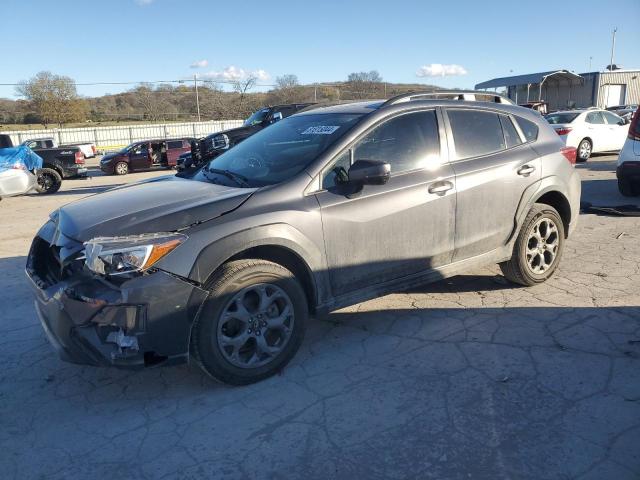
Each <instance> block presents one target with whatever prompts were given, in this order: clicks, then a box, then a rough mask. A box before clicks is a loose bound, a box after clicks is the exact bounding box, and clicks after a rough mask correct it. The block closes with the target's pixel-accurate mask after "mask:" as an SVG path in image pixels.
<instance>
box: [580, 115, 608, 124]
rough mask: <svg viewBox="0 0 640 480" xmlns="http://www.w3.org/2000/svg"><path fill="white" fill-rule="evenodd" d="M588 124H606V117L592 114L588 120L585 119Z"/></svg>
mask: <svg viewBox="0 0 640 480" xmlns="http://www.w3.org/2000/svg"><path fill="white" fill-rule="evenodd" d="M585 121H586V122H587V123H593V124H596V125H602V124H604V123H605V122H604V117H603V116H602V114H601V113H600V112H590V113H588V114H587V118H586V119H585Z"/></svg>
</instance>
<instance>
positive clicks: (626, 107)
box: [607, 103, 638, 116]
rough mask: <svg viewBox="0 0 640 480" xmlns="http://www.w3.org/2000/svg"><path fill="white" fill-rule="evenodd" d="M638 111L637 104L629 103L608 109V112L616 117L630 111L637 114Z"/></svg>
mask: <svg viewBox="0 0 640 480" xmlns="http://www.w3.org/2000/svg"><path fill="white" fill-rule="evenodd" d="M637 109H638V104H636V103H628V104H626V105H614V106H611V107H607V110H608V111H609V112H613V113H615V114H616V115H620V112H626V111H629V110H631V111H633V112H635V111H636V110H637ZM620 116H622V115H620Z"/></svg>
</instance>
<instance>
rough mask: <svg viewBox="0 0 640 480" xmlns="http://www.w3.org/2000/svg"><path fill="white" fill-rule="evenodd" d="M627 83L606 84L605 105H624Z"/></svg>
mask: <svg viewBox="0 0 640 480" xmlns="http://www.w3.org/2000/svg"><path fill="white" fill-rule="evenodd" d="M626 87H627V86H626V85H604V102H605V104H604V106H605V108H606V107H613V106H615V105H624V99H625V93H626Z"/></svg>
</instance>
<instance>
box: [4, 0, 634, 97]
mask: <svg viewBox="0 0 640 480" xmlns="http://www.w3.org/2000/svg"><path fill="white" fill-rule="evenodd" d="M2 12H3V22H2V24H3V27H2V34H3V42H2V44H3V45H2V49H1V51H2V67H1V68H0V83H16V82H18V81H20V80H23V79H27V78H29V77H30V76H32V75H34V74H36V73H37V72H38V71H41V70H50V71H52V72H54V73H57V74H62V75H68V76H70V77H72V78H73V79H75V80H76V81H77V82H78V83H89V82H128V81H151V80H166V79H180V78H186V77H189V76H193V75H194V74H195V73H197V74H198V75H200V76H201V77H208V78H237V77H238V76H242V75H246V74H247V73H248V72H253V73H255V74H256V75H258V77H259V78H260V79H261V81H262V82H263V83H271V82H273V79H274V78H275V77H277V76H279V75H282V74H287V73H293V74H296V75H297V76H298V78H299V80H300V81H301V82H302V83H311V82H328V81H337V80H344V79H346V77H347V75H348V74H349V73H351V72H354V71H362V70H374V69H375V70H378V71H379V72H380V73H381V75H382V77H383V78H384V79H385V80H387V81H390V82H421V83H431V84H436V85H441V86H447V87H473V86H474V85H475V84H476V83H478V82H480V81H483V80H487V79H490V78H494V77H500V76H508V75H516V74H522V73H532V72H537V71H545V70H552V69H556V68H568V69H570V70H574V71H577V72H583V71H587V70H588V68H589V57H593V60H592V63H593V70H597V69H602V68H603V67H604V66H605V65H607V64H608V63H609V56H610V48H611V30H612V29H613V27H618V36H617V46H616V59H615V63H618V64H622V65H624V66H625V67H627V68H640V48H639V46H640V26H639V25H640V0H619V1H618V0H610V1H606V2H604V1H602V0H576V1H572V0H565V1H562V2H558V1H543V0H541V1H538V2H534V3H531V2H526V4H525V3H524V2H522V6H521V5H520V2H516V1H514V0H511V1H496V0H494V1H493V2H487V3H486V4H484V6H478V2H477V1H473V2H471V1H465V0H459V1H456V2H446V1H439V2H427V1H418V0H394V1H389V0H386V1H378V0H366V1H365V0H352V1H349V0H342V1H338V0H321V1H317V2H314V1H303V0H297V1H291V0H281V1H278V0H271V1H265V0H262V1H259V0H243V1H237V2H229V1H226V2H220V1H216V0H211V1H206V0H109V1H97V0H96V1H90V0H85V1H80V0H76V1H73V0H56V1H51V0H2ZM199 61H200V62H201V66H200V67H199V68H192V67H190V66H191V65H192V64H194V63H195V62H199ZM205 63H206V66H205V65H204V64H205ZM442 65H444V67H442ZM422 67H425V68H422ZM418 71H421V72H422V74H423V75H427V76H421V77H420V76H417V75H416V72H418ZM443 71H444V72H445V73H446V75H445V76H442V75H441V73H442V72H443ZM434 74H435V75H437V76H429V75H434ZM130 87H131V86H114V85H108V86H79V87H78V91H79V93H80V94H82V95H88V96H89V95H91V96H92V95H100V94H103V93H107V92H109V93H115V92H118V91H122V90H125V89H127V88H130ZM0 97H9V98H13V97H14V87H11V86H0Z"/></svg>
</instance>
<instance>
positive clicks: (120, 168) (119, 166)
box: [113, 162, 129, 175]
mask: <svg viewBox="0 0 640 480" xmlns="http://www.w3.org/2000/svg"><path fill="white" fill-rule="evenodd" d="M113 171H114V172H115V173H116V175H126V174H127V173H129V164H128V163H127V162H118V163H116V166H115V167H113Z"/></svg>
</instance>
